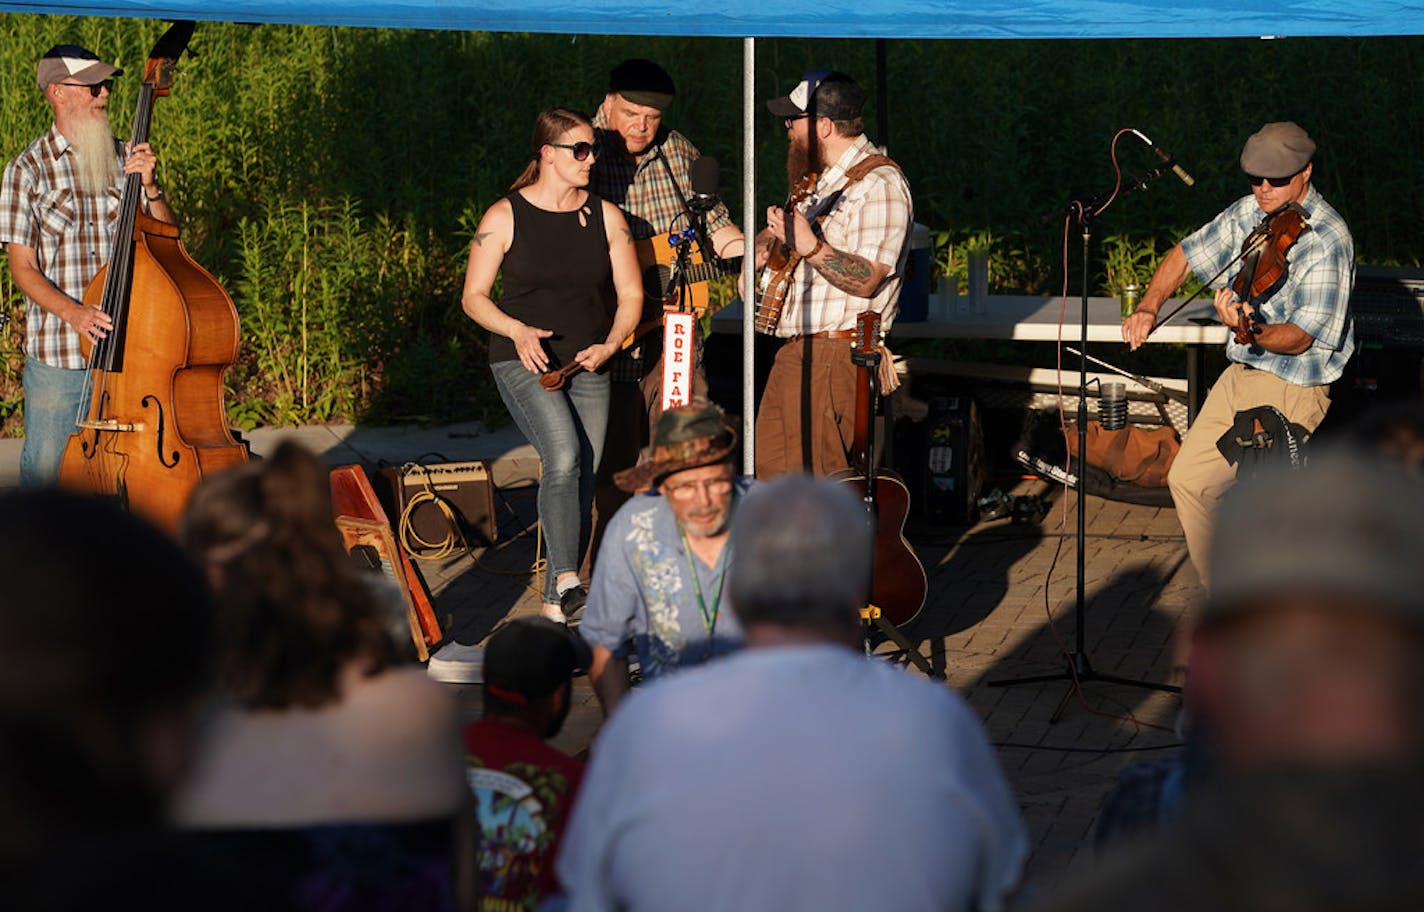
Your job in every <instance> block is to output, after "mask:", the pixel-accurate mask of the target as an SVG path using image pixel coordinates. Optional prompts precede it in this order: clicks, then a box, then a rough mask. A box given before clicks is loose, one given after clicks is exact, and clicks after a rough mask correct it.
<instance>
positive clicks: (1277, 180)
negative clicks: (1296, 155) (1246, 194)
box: [1246, 168, 1305, 190]
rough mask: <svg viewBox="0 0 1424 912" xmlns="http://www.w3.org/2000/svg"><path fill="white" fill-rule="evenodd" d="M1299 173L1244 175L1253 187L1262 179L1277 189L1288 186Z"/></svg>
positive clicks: (1259, 184) (1257, 185)
mask: <svg viewBox="0 0 1424 912" xmlns="http://www.w3.org/2000/svg"><path fill="white" fill-rule="evenodd" d="M1303 170H1305V169H1304V168H1302V169H1301V171H1303ZM1299 173H1300V171H1297V172H1296V173H1295V174H1292V175H1290V176H1289V177H1257V176H1256V175H1254V174H1248V175H1246V179H1247V180H1248V181H1250V182H1251V186H1253V187H1259V186H1261V182H1262V181H1264V182H1265V183H1268V184H1270V185H1271V186H1272V187H1275V188H1276V189H1277V190H1279V189H1280V188H1282V187H1288V186H1290V182H1291V181H1293V180H1295V178H1296V174H1299Z"/></svg>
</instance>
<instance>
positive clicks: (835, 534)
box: [727, 475, 871, 645]
mask: <svg viewBox="0 0 1424 912" xmlns="http://www.w3.org/2000/svg"><path fill="white" fill-rule="evenodd" d="M732 541H733V542H735V543H736V553H735V556H734V558H733V561H732V567H731V571H730V576H729V579H728V583H727V587H728V594H729V595H730V597H731V600H732V606H733V608H734V610H735V611H736V612H737V617H738V619H739V620H741V622H742V626H743V627H744V628H745V629H746V631H747V635H748V642H749V643H751V644H753V645H755V642H756V640H757V639H758V637H757V636H756V635H755V633H754V628H758V627H760V628H763V629H764V630H765V629H768V628H774V629H779V630H781V631H783V632H794V633H797V634H802V635H805V634H810V635H812V636H814V637H818V638H823V639H833V640H837V641H842V640H855V639H856V638H857V633H858V629H859V624H860V609H861V607H862V606H863V605H864V604H865V599H866V594H867V592H868V591H869V587H870V553H871V552H870V545H871V530H870V524H869V521H868V518H867V515H866V511H865V505H864V504H863V503H861V502H860V500H859V498H857V497H856V496H855V495H854V494H853V493H852V492H851V488H850V486H849V485H845V484H837V483H835V482H832V481H826V480H824V479H812V478H809V477H807V476H804V475H792V476H788V477H786V478H781V479H778V480H776V481H771V482H767V483H765V484H760V485H757V486H755V487H753V488H752V490H751V491H750V492H749V493H748V495H747V498H746V501H745V502H744V503H743V505H742V506H741V507H740V508H739V509H738V511H737V514H736V516H735V517H734V518H733V520H732Z"/></svg>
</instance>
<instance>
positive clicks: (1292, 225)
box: [1231, 203, 1310, 345]
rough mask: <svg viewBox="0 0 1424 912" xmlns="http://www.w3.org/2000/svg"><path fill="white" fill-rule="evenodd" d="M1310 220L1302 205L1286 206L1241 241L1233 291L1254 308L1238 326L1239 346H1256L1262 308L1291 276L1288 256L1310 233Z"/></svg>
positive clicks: (1272, 213)
mask: <svg viewBox="0 0 1424 912" xmlns="http://www.w3.org/2000/svg"><path fill="white" fill-rule="evenodd" d="M1309 218H1310V215H1309V214H1308V213H1306V211H1305V209H1303V208H1302V207H1301V205H1300V204H1299V203H1287V204H1286V205H1284V206H1282V207H1281V208H1279V209H1277V210H1276V211H1275V212H1271V213H1268V214H1267V215H1266V217H1265V218H1263V219H1262V220H1261V223H1260V224H1259V225H1257V226H1256V227H1255V228H1254V229H1253V230H1252V231H1251V233H1250V234H1248V235H1247V236H1246V240H1245V241H1244V242H1242V244H1241V257H1240V259H1241V262H1242V266H1241V271H1240V272H1238V273H1236V278H1234V279H1232V280H1231V290H1232V291H1233V292H1235V293H1236V299H1237V300H1238V301H1240V302H1242V303H1243V304H1250V305H1251V313H1250V315H1249V316H1248V315H1246V313H1245V311H1244V310H1243V312H1242V318H1241V320H1239V321H1238V322H1237V324H1236V341H1237V343H1238V344H1240V345H1254V344H1255V336H1256V334H1257V333H1259V332H1260V331H1261V326H1262V323H1263V321H1262V320H1260V319H1259V314H1260V306H1261V305H1262V304H1264V303H1265V302H1266V301H1267V300H1268V299H1269V298H1270V297H1271V296H1272V295H1274V294H1275V293H1276V292H1278V291H1280V290H1281V286H1283V285H1285V283H1286V279H1287V278H1288V277H1289V275H1290V263H1289V261H1288V260H1287V259H1286V254H1287V253H1288V252H1289V251H1290V249H1291V248H1292V247H1294V246H1295V242H1296V241H1297V240H1298V239H1299V238H1300V235H1301V233H1302V232H1304V231H1307V230H1309V228H1310V226H1309V225H1307V224H1306V220H1307V219H1309Z"/></svg>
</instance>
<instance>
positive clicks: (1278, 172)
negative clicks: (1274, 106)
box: [1122, 122, 1355, 582]
mask: <svg viewBox="0 0 1424 912" xmlns="http://www.w3.org/2000/svg"><path fill="white" fill-rule="evenodd" d="M1314 154H1315V141H1314V140H1312V139H1311V138H1310V136H1309V135H1308V134H1307V133H1306V132H1305V130H1303V129H1301V128H1300V127H1299V126H1297V125H1296V124H1294V123H1290V122H1282V123H1268V124H1266V125H1265V126H1264V127H1262V128H1261V129H1260V130H1258V131H1257V132H1256V133H1254V134H1252V135H1251V138H1250V139H1248V140H1247V141H1246V146H1245V148H1243V149H1242V151H1241V169H1242V170H1243V171H1245V172H1246V176H1247V179H1248V180H1249V181H1250V183H1251V194H1250V195H1249V196H1244V197H1242V198H1241V199H1239V200H1237V201H1236V202H1234V203H1232V204H1231V205H1230V206H1228V207H1227V208H1226V209H1225V210H1224V211H1223V212H1222V213H1221V214H1220V215H1218V216H1217V217H1216V218H1214V219H1212V221H1211V222H1209V223H1208V224H1207V225H1206V226H1204V227H1203V228H1201V229H1200V230H1198V231H1197V232H1195V233H1194V234H1192V235H1190V236H1188V237H1187V238H1186V239H1184V240H1183V241H1182V242H1181V243H1179V244H1177V245H1176V246H1175V247H1173V248H1172V249H1171V250H1170V251H1168V252H1167V255H1166V256H1165V257H1163V259H1162V262H1161V263H1160V264H1159V265H1158V267H1157V271H1156V272H1155V273H1154V274H1153V276H1152V281H1151V283H1150V284H1149V285H1148V286H1147V291H1146V292H1145V293H1144V294H1143V296H1142V302H1141V303H1140V304H1139V305H1138V306H1137V309H1136V310H1135V311H1133V313H1132V314H1131V315H1130V316H1129V317H1127V319H1125V320H1124V321H1123V324H1122V338H1123V341H1125V342H1127V343H1128V344H1129V345H1130V346H1131V347H1132V348H1133V349H1136V348H1138V347H1139V346H1141V345H1142V344H1143V342H1145V341H1146V340H1147V336H1148V334H1149V333H1150V332H1152V329H1153V327H1155V326H1156V325H1157V314H1158V311H1159V310H1160V309H1161V307H1162V305H1163V303H1165V302H1166V300H1167V299H1168V298H1170V297H1171V296H1172V295H1173V294H1174V293H1175V292H1176V291H1177V289H1178V288H1180V287H1181V285H1182V282H1183V281H1185V280H1186V277H1187V274H1188V273H1195V274H1196V276H1197V277H1198V278H1199V279H1201V280H1202V281H1206V280H1208V279H1210V278H1211V277H1213V276H1215V275H1216V274H1217V273H1218V272H1220V271H1221V270H1222V269H1224V268H1225V267H1226V266H1227V264H1228V263H1231V262H1232V260H1233V259H1235V258H1236V257H1238V256H1240V255H1241V253H1242V245H1243V242H1245V241H1246V239H1247V237H1248V236H1249V235H1250V234H1251V232H1252V231H1253V230H1254V229H1255V228H1256V227H1257V226H1258V225H1259V224H1260V223H1261V221H1262V217H1263V216H1265V215H1268V214H1271V213H1275V212H1277V211H1278V210H1281V209H1282V208H1284V207H1286V206H1291V205H1295V206H1299V207H1301V209H1303V210H1304V215H1306V216H1307V218H1308V220H1307V222H1306V226H1307V229H1306V230H1305V231H1303V232H1302V233H1301V234H1300V236H1299V238H1298V239H1297V241H1296V242H1295V244H1294V246H1292V247H1290V249H1289V251H1288V253H1287V262H1288V267H1289V268H1288V270H1287V274H1286V278H1285V281H1284V283H1283V284H1282V285H1281V287H1280V288H1279V289H1278V290H1277V291H1275V292H1274V293H1272V294H1270V296H1269V297H1268V298H1265V299H1264V300H1263V301H1262V302H1261V303H1260V306H1259V307H1252V306H1251V305H1250V304H1248V303H1243V302H1242V301H1240V300H1237V298H1236V295H1235V293H1234V292H1233V291H1232V289H1231V287H1230V282H1229V281H1228V283H1227V286H1226V287H1224V288H1221V289H1220V290H1218V291H1217V292H1216V297H1215V300H1214V303H1215V306H1216V312H1217V316H1218V318H1219V319H1220V320H1221V322H1222V323H1224V324H1226V325H1227V326H1228V327H1231V328H1232V329H1233V330H1234V329H1236V328H1237V327H1238V326H1241V325H1245V324H1246V323H1247V322H1248V321H1249V323H1250V326H1251V328H1250V330H1249V331H1250V335H1251V342H1250V344H1241V343H1239V342H1236V341H1235V340H1234V339H1231V340H1228V341H1227V343H1226V357H1227V359H1228V360H1229V361H1230V362H1232V363H1231V364H1230V365H1229V366H1228V367H1227V369H1226V370H1225V372H1223V373H1222V375H1221V377H1220V379H1219V380H1217V382H1216V384H1215V385H1214V386H1213V387H1212V389H1211V393H1210V394H1209V395H1208V396H1207V399H1206V403H1205V404H1204V405H1203V406H1202V410H1201V413H1200V414H1199V415H1197V419H1196V421H1195V422H1194V423H1193V424H1192V427H1191V429H1190V430H1189V431H1188V432H1187V435H1186V437H1185V438H1184V439H1183V440H1182V449H1181V452H1179V453H1178V454H1177V458H1176V460H1175V461H1174V462H1173V463H1172V469H1171V472H1170V473H1169V475H1168V478H1167V481H1168V485H1169V486H1170V488H1171V491H1172V500H1173V502H1174V503H1175V504H1176V507H1177V518H1178V520H1179V521H1180V522H1181V524H1182V531H1183V532H1185V533H1186V537H1187V550H1188V552H1189V553H1190V555H1191V559H1192V563H1193V564H1194V565H1195V566H1196V569H1197V573H1198V575H1200V576H1201V578H1202V581H1203V582H1207V581H1208V580H1207V573H1208V571H1207V567H1206V553H1207V549H1208V547H1209V544H1210V540H1211V529H1212V513H1213V511H1214V510H1215V507H1216V504H1217V502H1218V501H1219V500H1220V498H1221V496H1222V494H1223V493H1224V492H1225V491H1226V489H1227V488H1229V487H1230V486H1231V484H1232V483H1233V482H1234V481H1235V478H1236V468H1235V463H1234V462H1233V461H1228V459H1227V458H1226V456H1225V455H1224V454H1223V452H1222V450H1221V449H1220V448H1219V447H1218V441H1219V440H1220V439H1221V438H1222V435H1223V434H1226V433H1227V432H1228V431H1230V430H1231V428H1232V426H1233V425H1234V424H1235V422H1236V417H1237V413H1238V412H1242V411H1246V410H1248V409H1253V408H1257V407H1259V406H1267V405H1269V406H1273V407H1275V408H1276V409H1278V410H1279V411H1280V412H1281V413H1282V414H1283V415H1284V416H1285V419H1286V420H1287V421H1289V422H1290V423H1292V424H1297V425H1300V426H1301V427H1303V428H1305V430H1306V431H1314V430H1315V428H1316V427H1317V426H1318V425H1319V424H1320V421H1321V419H1323V418H1324V417H1325V411H1326V409H1327V408H1329V406H1330V383H1331V382H1332V381H1333V380H1335V379H1337V378H1338V377H1339V376H1340V375H1341V373H1342V372H1343V371H1344V369H1345V362H1347V361H1348V360H1349V359H1350V355H1351V353H1352V352H1354V350H1355V338H1354V324H1353V322H1352V321H1351V318H1350V310H1349V303H1350V290H1351V289H1352V288H1353V286H1354V281H1355V266H1354V263H1355V246H1354V241H1353V240H1352V239H1351V237H1350V229H1349V228H1348V227H1347V226H1346V225H1345V220H1344V219H1342V218H1341V217H1340V214H1339V213H1338V212H1336V211H1335V210H1334V209H1333V208H1332V207H1331V206H1330V204H1329V203H1327V202H1326V201H1325V199H1324V197H1322V196H1321V195H1320V193H1319V191H1317V190H1316V189H1315V188H1314V187H1312V186H1311V183H1310V178H1311V174H1312V171H1313V170H1314V166H1313V164H1312V162H1311V159H1312V158H1313V156H1314ZM1235 275H1236V271H1235V270H1228V272H1227V278H1228V279H1231V278H1234V276H1235Z"/></svg>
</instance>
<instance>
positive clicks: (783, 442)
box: [756, 337, 858, 478]
mask: <svg viewBox="0 0 1424 912" xmlns="http://www.w3.org/2000/svg"><path fill="white" fill-rule="evenodd" d="M850 350H851V340H849V339H824V338H816V337H803V338H800V339H794V340H792V341H790V342H787V343H786V344H785V345H783V346H781V348H780V350H778V351H777V353H776V359H775V360H774V361H773V362H772V365H771V374H770V376H768V377H767V381H766V390H765V391H764V392H763V393H762V396H761V407H760V408H758V409H757V418H756V473H757V477H758V478H770V477H772V476H774V475H782V474H785V473H787V472H810V473H811V474H813V475H829V474H830V473H832V472H836V471H839V470H841V469H845V468H848V467H849V466H850V451H851V447H852V445H853V443H854V439H855V387H856V371H857V370H858V368H856V366H855V365H854V364H852V363H851V360H850Z"/></svg>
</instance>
